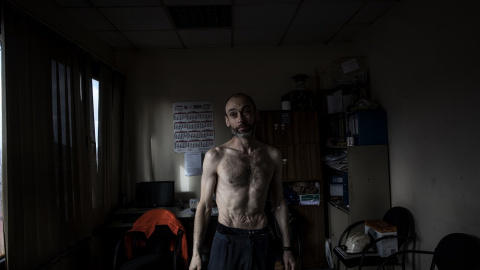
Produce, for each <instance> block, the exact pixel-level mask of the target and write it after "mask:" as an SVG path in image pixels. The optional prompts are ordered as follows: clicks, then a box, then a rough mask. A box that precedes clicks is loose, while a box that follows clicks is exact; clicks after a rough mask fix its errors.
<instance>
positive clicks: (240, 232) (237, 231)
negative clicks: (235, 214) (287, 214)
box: [217, 223, 270, 235]
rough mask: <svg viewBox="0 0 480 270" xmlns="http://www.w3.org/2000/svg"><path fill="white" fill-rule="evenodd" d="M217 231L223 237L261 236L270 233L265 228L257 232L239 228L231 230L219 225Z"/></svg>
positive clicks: (267, 228) (268, 229)
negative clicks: (223, 235)
mask: <svg viewBox="0 0 480 270" xmlns="http://www.w3.org/2000/svg"><path fill="white" fill-rule="evenodd" d="M217 231H218V232H219V233H221V234H225V235H261V234H266V233H270V228H269V227H268V226H266V227H264V228H262V229H258V230H246V229H239V228H231V227H227V226H225V225H223V224H221V223H218V225H217Z"/></svg>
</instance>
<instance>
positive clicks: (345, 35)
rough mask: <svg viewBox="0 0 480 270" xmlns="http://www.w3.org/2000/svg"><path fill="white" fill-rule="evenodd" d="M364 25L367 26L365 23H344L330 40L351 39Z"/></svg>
mask: <svg viewBox="0 0 480 270" xmlns="http://www.w3.org/2000/svg"><path fill="white" fill-rule="evenodd" d="M366 27H368V25H367V24H350V25H345V26H343V27H342V29H341V30H340V31H339V32H338V33H336V35H335V36H334V37H333V38H332V40H330V42H344V41H351V40H352V39H353V37H354V36H355V35H357V34H359V33H361V31H362V30H363V29H365V28H366Z"/></svg>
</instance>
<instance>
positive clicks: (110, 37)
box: [95, 31, 135, 49]
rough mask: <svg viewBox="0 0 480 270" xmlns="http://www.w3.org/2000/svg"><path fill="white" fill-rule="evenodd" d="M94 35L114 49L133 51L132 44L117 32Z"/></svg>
mask: <svg viewBox="0 0 480 270" xmlns="http://www.w3.org/2000/svg"><path fill="white" fill-rule="evenodd" d="M95 33H96V34H97V36H99V37H100V38H101V39H103V40H104V41H105V42H107V43H108V44H110V46H112V47H113V48H114V49H135V47H134V46H133V44H132V43H131V42H130V41H128V40H127V39H126V38H125V37H124V36H123V35H122V34H121V33H120V32H118V31H101V32H95Z"/></svg>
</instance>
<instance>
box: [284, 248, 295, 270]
mask: <svg viewBox="0 0 480 270" xmlns="http://www.w3.org/2000/svg"><path fill="white" fill-rule="evenodd" d="M283 264H284V265H285V270H294V269H295V258H294V257H293V254H292V252H291V251H284V252H283Z"/></svg>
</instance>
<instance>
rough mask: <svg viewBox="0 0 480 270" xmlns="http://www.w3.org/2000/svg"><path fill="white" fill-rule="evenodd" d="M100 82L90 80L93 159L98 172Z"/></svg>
mask: <svg viewBox="0 0 480 270" xmlns="http://www.w3.org/2000/svg"><path fill="white" fill-rule="evenodd" d="M99 87H100V82H99V81H98V80H96V79H92V98H93V120H94V122H95V153H96V154H95V157H96V161H97V172H98V106H99V105H98V104H99V103H98V95H99V90H98V89H99Z"/></svg>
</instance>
